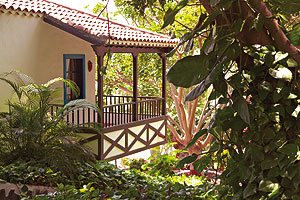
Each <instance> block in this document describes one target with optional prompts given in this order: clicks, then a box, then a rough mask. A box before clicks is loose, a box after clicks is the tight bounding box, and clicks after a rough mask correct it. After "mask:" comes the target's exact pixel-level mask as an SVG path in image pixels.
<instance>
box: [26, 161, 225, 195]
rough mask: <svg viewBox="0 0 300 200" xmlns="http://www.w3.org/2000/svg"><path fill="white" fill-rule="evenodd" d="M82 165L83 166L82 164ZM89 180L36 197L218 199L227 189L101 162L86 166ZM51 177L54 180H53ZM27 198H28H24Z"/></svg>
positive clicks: (203, 181)
mask: <svg viewBox="0 0 300 200" xmlns="http://www.w3.org/2000/svg"><path fill="white" fill-rule="evenodd" d="M78 167H80V166H78ZM81 167H82V168H84V171H86V172H88V173H87V174H85V173H81V175H82V176H85V180H86V181H87V182H86V183H84V182H81V184H82V185H80V186H77V187H76V186H74V185H70V182H69V183H67V180H65V182H64V183H59V184H58V185H57V189H56V192H54V193H50V194H47V195H39V196H36V197H34V198H33V199H36V200H43V199H55V200H60V199H129V198H130V199H155V200H156V199H209V200H212V199H218V196H219V195H221V192H223V193H224V192H226V191H228V189H227V188H224V187H220V186H216V185H213V184H210V182H209V181H208V180H206V179H205V178H203V177H197V176H189V177H186V176H185V175H183V176H167V177H162V176H158V177H157V176H150V175H148V174H145V173H141V172H139V171H136V170H130V171H123V170H120V169H117V168H115V167H114V166H113V165H111V164H109V163H107V162H104V161H99V162H97V163H95V164H89V165H82V166H81ZM50 180H51V179H50ZM24 199H27V198H24Z"/></svg>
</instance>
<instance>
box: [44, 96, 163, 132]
mask: <svg viewBox="0 0 300 200" xmlns="http://www.w3.org/2000/svg"><path fill="white" fill-rule="evenodd" d="M132 100H133V98H132V97H131V96H104V99H103V102H104V106H103V108H102V109H103V112H102V114H103V116H101V117H103V122H104V124H103V126H104V128H105V127H112V126H118V125H122V124H127V123H130V122H133V121H134V119H136V121H139V120H145V119H150V118H153V117H158V116H162V115H163V113H162V108H163V107H162V104H163V98H159V97H138V101H137V102H133V101H132ZM62 106H63V105H53V106H52V107H51V109H50V113H51V114H52V115H55V113H56V111H57V110H58V109H59V108H60V107H62ZM134 107H135V108H136V109H137V112H136V115H137V116H135V117H134V114H135V113H134V112H133V110H134V109H133V108H134ZM65 120H66V121H67V122H69V123H71V124H73V125H82V126H86V127H91V126H92V123H97V122H98V113H97V112H96V111H94V110H92V109H90V108H80V109H77V110H73V111H70V113H68V114H67V115H66V117H65Z"/></svg>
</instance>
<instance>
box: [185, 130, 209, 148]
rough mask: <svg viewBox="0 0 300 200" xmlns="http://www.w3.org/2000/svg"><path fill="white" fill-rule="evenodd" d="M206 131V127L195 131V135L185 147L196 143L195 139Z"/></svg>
mask: <svg viewBox="0 0 300 200" xmlns="http://www.w3.org/2000/svg"><path fill="white" fill-rule="evenodd" d="M206 133H207V129H202V130H200V131H199V132H198V133H196V134H195V136H194V137H193V139H192V141H190V143H189V144H188V145H187V146H186V147H185V149H188V148H190V147H191V146H193V145H194V144H195V143H196V141H197V140H198V139H199V138H200V137H201V136H203V135H204V134H206Z"/></svg>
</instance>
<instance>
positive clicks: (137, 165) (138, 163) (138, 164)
mask: <svg viewBox="0 0 300 200" xmlns="http://www.w3.org/2000/svg"><path fill="white" fill-rule="evenodd" d="M122 162H123V164H124V165H125V166H128V167H129V169H136V170H140V171H144V169H142V166H143V165H145V164H147V161H146V160H145V159H143V158H138V159H137V158H133V159H129V158H122Z"/></svg>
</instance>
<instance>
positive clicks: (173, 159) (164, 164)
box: [142, 143, 183, 176]
mask: <svg viewBox="0 0 300 200" xmlns="http://www.w3.org/2000/svg"><path fill="white" fill-rule="evenodd" d="M172 145H173V143H169V144H166V145H164V146H162V147H155V148H154V150H155V152H154V153H153V154H152V155H151V156H150V157H149V158H148V160H151V162H149V163H146V164H145V165H143V167H142V168H143V169H144V170H146V169H148V170H149V171H148V172H147V173H148V174H150V175H153V176H158V175H160V176H171V175H174V174H175V172H174V169H176V165H177V163H178V161H179V158H178V157H177V154H178V153H179V152H182V151H183V150H180V149H177V150H173V151H171V152H168V151H169V149H170V148H171V147H172Z"/></svg>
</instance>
